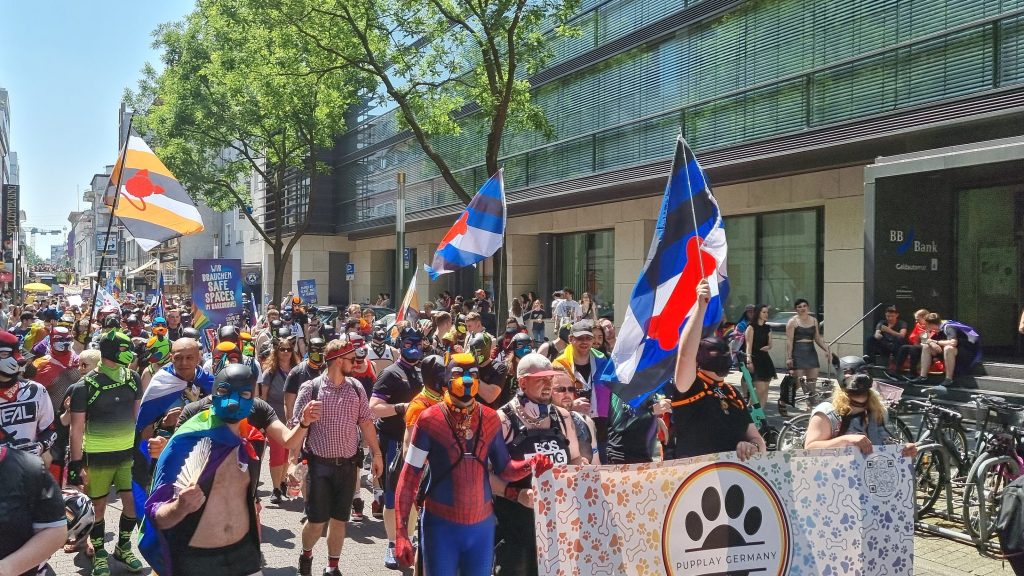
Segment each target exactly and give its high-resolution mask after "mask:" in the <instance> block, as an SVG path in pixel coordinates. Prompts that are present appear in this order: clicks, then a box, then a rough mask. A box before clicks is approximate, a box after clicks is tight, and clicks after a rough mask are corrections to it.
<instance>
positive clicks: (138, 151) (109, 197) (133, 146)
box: [103, 136, 203, 250]
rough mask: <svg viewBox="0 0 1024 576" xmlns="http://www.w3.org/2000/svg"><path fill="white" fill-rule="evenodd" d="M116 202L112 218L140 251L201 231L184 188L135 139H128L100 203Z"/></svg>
mask: <svg viewBox="0 0 1024 576" xmlns="http://www.w3.org/2000/svg"><path fill="white" fill-rule="evenodd" d="M122 165H123V171H122ZM118 175H120V181H118ZM115 194H116V195H119V196H120V197H119V198H117V197H116V196H115ZM115 198H117V207H116V209H115V210H114V216H117V217H118V218H120V219H121V223H122V224H124V226H125V228H127V229H128V231H129V232H131V234H132V236H134V237H135V241H136V242H138V243H139V246H141V247H142V249H143V250H152V249H153V248H154V247H155V246H157V245H158V244H160V243H161V242H166V241H167V240H170V239H172V238H177V237H179V236H186V235H188V234H196V233H198V232H202V231H203V218H202V216H200V215H199V210H197V209H196V205H195V203H194V202H192V199H191V198H190V197H189V195H188V193H187V192H186V191H185V188H184V187H183V186H182V185H181V183H180V182H178V180H177V179H176V178H175V177H174V175H173V174H171V171H170V170H168V169H167V167H166V166H164V164H163V162H161V161H160V159H159V158H157V157H156V154H154V153H153V150H151V149H150V147H149V146H148V145H147V144H146V142H145V141H143V139H142V138H139V137H138V136H129V137H128V142H127V143H126V145H125V148H124V149H122V151H121V154H120V156H119V157H118V160H117V163H116V164H115V165H114V170H113V171H112V172H111V181H110V184H109V186H108V187H107V190H106V192H105V193H104V197H103V201H104V203H106V204H107V205H108V206H112V205H113V204H114V200H115Z"/></svg>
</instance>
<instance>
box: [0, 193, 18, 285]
mask: <svg viewBox="0 0 1024 576" xmlns="http://www.w3.org/2000/svg"><path fill="white" fill-rule="evenodd" d="M20 190H21V187H20V186H18V185H17V184H4V186H3V188H2V189H0V191H2V194H0V206H2V207H3V219H2V220H0V240H2V242H3V260H4V262H10V263H13V262H14V245H15V242H17V237H18V223H19V220H18V211H19V209H20V196H21V193H20ZM7 269H8V270H13V269H14V268H13V266H9V267H8V268H7Z"/></svg>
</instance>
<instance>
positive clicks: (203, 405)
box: [178, 396, 280, 430]
mask: <svg viewBox="0 0 1024 576" xmlns="http://www.w3.org/2000/svg"><path fill="white" fill-rule="evenodd" d="M210 406H213V396H203V397H202V398H200V399H199V400H196V401H195V402H190V403H189V404H188V405H186V406H185V407H184V408H182V409H181V414H179V415H178V427H179V428H180V427H181V425H182V424H184V423H185V422H188V420H189V418H191V417H193V416H195V415H196V414H199V413H200V412H202V411H203V410H206V409H207V408H209V407H210ZM245 419H246V420H248V421H249V424H250V425H251V426H253V427H255V428H259V429H260V430H266V429H267V427H269V426H270V425H271V424H273V423H274V422H277V421H278V420H280V418H279V417H278V416H277V412H275V411H274V409H273V408H271V406H270V404H267V403H266V402H264V401H263V399H262V398H253V400H252V412H250V413H249V416H247V417H246V418H245Z"/></svg>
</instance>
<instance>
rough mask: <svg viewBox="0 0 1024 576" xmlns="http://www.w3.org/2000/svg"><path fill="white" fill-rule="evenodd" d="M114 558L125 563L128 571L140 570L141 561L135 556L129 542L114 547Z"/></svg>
mask: <svg viewBox="0 0 1024 576" xmlns="http://www.w3.org/2000/svg"><path fill="white" fill-rule="evenodd" d="M114 560H117V561H118V562H120V563H122V564H124V565H125V567H126V568H128V571H129V572H133V573H135V572H142V561H140V560H139V559H138V558H136V557H135V553H134V552H132V546H131V544H129V545H127V546H125V547H123V548H122V547H121V546H115V547H114Z"/></svg>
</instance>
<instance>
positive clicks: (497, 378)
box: [478, 361, 511, 410]
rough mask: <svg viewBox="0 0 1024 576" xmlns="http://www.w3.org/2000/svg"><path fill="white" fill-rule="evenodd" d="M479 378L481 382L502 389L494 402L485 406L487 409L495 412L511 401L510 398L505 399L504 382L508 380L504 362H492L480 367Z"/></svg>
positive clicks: (506, 366)
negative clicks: (492, 409)
mask: <svg viewBox="0 0 1024 576" xmlns="http://www.w3.org/2000/svg"><path fill="white" fill-rule="evenodd" d="M479 376H480V381H481V382H485V383H487V384H490V385H492V386H501V388H502V391H501V394H499V395H498V397H497V398H496V399H495V400H494V402H491V403H490V404H487V406H488V407H489V408H494V409H495V410H497V409H498V408H500V407H502V406H504V405H505V403H506V402H508V401H509V400H511V397H507V395H506V393H505V391H506V388H505V384H506V381H507V380H508V365H507V364H505V363H504V362H493V361H492V362H491V363H490V364H488V365H486V366H481V367H480V368H479ZM478 399H479V398H478Z"/></svg>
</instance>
